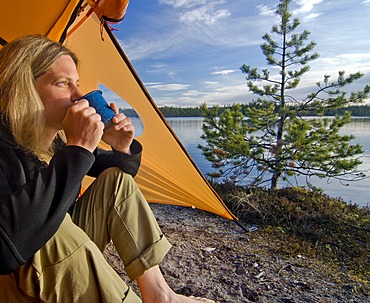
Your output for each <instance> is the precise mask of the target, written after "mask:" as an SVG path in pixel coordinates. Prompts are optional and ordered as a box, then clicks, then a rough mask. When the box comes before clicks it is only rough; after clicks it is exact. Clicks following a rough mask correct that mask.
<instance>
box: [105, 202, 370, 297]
mask: <svg viewBox="0 0 370 303" xmlns="http://www.w3.org/2000/svg"><path fill="white" fill-rule="evenodd" d="M151 207H152V209H153V212H154V214H155V216H156V218H157V220H158V223H159V225H160V226H161V228H162V230H163V232H164V234H165V235H166V236H167V238H168V239H169V240H170V242H171V243H172V244H173V248H172V249H171V251H170V253H169V254H168V255H167V256H166V257H165V259H164V260H163V262H162V263H161V269H162V272H163V274H164V276H165V278H166V280H167V282H168V284H169V285H170V286H171V287H172V289H174V290H175V291H176V292H178V293H181V294H184V295H194V296H202V297H208V298H210V299H214V300H218V301H219V302H220V303H225V302H261V303H265V302H269V303H275V302H276V303H314V302H315V303H317V302H320V303H368V302H370V297H369V293H367V292H368V291H369V285H368V282H366V281H361V280H360V281H359V279H358V278H354V276H351V274H350V273H349V272H347V271H346V270H345V269H344V268H336V267H335V266H333V265H329V264H325V263H322V262H320V261H318V260H316V259H313V258H310V257H307V256H305V253H304V251H302V252H301V253H300V254H297V255H290V256H288V255H281V254H280V253H279V252H278V248H279V247H278V246H279V245H282V244H281V242H280V241H278V240H277V239H274V238H273V237H272V236H271V233H268V232H265V231H263V230H262V229H257V230H255V231H250V232H248V233H246V232H244V231H243V230H242V229H241V228H240V227H239V226H238V225H236V224H235V223H234V222H232V221H229V220H226V219H223V218H221V217H219V216H216V215H213V214H210V213H207V212H204V211H199V210H195V209H191V208H184V207H177V206H171V205H160V204H151ZM246 227H247V228H250V227H251V226H248V225H246ZM105 255H106V257H107V259H108V261H109V262H110V263H111V264H112V266H113V267H114V268H115V269H116V270H117V271H118V272H119V274H120V275H121V276H122V278H123V279H125V280H126V281H127V277H126V276H125V272H124V269H123V266H122V264H121V262H120V260H119V258H118V256H117V253H116V252H115V250H114V248H113V247H112V246H109V247H108V249H107V250H106V252H105ZM131 285H132V287H133V288H134V289H136V290H137V287H136V285H135V284H134V283H131Z"/></svg>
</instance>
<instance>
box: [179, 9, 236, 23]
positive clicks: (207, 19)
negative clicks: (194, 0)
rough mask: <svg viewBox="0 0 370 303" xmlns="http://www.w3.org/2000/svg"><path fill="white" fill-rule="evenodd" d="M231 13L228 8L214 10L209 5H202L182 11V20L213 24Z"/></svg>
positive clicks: (184, 21)
mask: <svg viewBox="0 0 370 303" xmlns="http://www.w3.org/2000/svg"><path fill="white" fill-rule="evenodd" d="M230 15H231V13H230V12H229V11H228V10H226V9H221V10H216V11H214V10H212V8H209V7H208V6H201V7H198V8H196V9H193V10H190V11H186V12H184V13H182V14H181V15H180V21H181V22H183V23H186V24H193V23H204V24H206V25H212V24H215V23H216V22H217V21H218V20H220V19H224V18H227V17H229V16H230Z"/></svg>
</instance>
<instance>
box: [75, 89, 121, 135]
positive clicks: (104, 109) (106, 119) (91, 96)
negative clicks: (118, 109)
mask: <svg viewBox="0 0 370 303" xmlns="http://www.w3.org/2000/svg"><path fill="white" fill-rule="evenodd" d="M81 99H86V100H87V101H89V105H90V106H91V107H93V108H95V110H96V112H97V113H98V114H99V115H100V116H101V120H102V122H103V123H104V125H105V127H104V130H106V129H108V128H109V127H110V126H112V124H113V122H112V118H113V117H114V116H115V115H116V113H115V112H114V111H113V109H111V108H110V106H109V105H108V103H107V101H106V100H105V99H104V97H103V93H102V91H101V90H93V91H92V92H89V93H87V94H86V95H84V96H82V97H81V98H80V100H81Z"/></svg>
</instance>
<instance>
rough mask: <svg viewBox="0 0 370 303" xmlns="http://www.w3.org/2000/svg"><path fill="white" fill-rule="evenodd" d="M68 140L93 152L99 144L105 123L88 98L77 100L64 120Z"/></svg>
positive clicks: (67, 143) (69, 143) (70, 143)
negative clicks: (90, 104)
mask: <svg viewBox="0 0 370 303" xmlns="http://www.w3.org/2000/svg"><path fill="white" fill-rule="evenodd" d="M62 126H63V130H64V132H65V135H66V138H67V142H66V145H76V146H81V147H83V148H86V149H87V150H89V151H90V152H93V151H94V150H95V148H96V147H97V146H98V144H99V142H100V140H101V138H102V135H103V130H104V123H103V122H102V121H101V117H100V115H99V114H97V113H96V111H95V109H94V108H92V107H90V106H89V102H87V100H80V101H76V102H75V103H74V104H73V105H72V106H71V107H70V108H69V109H68V110H67V113H66V115H65V117H64V120H63V122H62Z"/></svg>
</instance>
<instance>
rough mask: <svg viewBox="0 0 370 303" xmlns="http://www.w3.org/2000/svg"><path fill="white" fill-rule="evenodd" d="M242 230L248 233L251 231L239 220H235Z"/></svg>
mask: <svg viewBox="0 0 370 303" xmlns="http://www.w3.org/2000/svg"><path fill="white" fill-rule="evenodd" d="M233 221H234V222H235V223H236V224H237V225H238V226H239V227H240V228H241V229H242V230H244V231H245V232H246V233H247V232H249V230H248V229H247V228H246V227H245V226H244V225H243V224H241V223H240V222H239V220H233Z"/></svg>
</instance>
